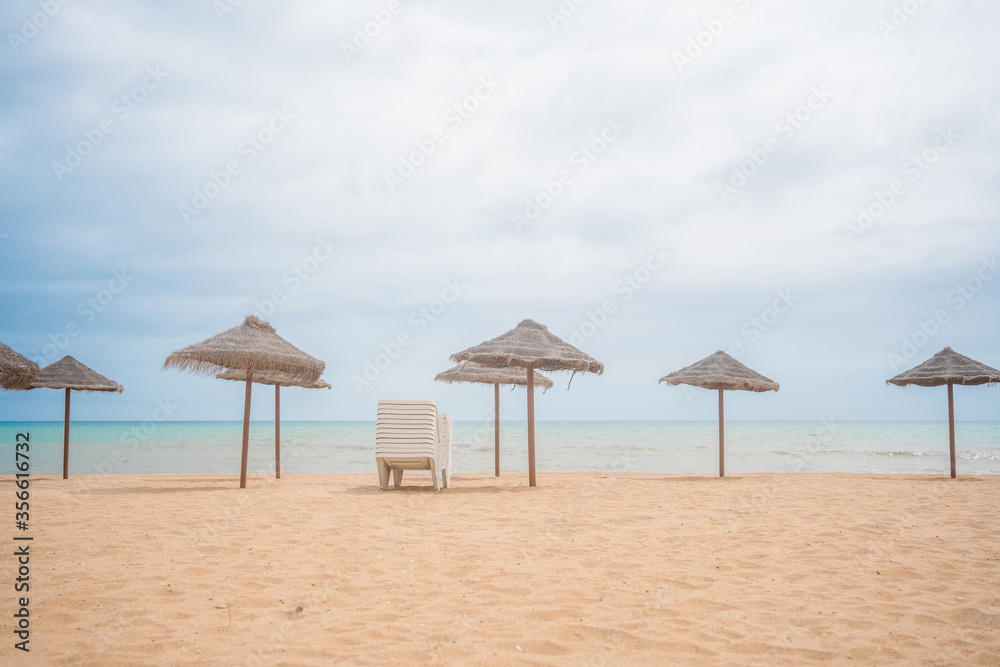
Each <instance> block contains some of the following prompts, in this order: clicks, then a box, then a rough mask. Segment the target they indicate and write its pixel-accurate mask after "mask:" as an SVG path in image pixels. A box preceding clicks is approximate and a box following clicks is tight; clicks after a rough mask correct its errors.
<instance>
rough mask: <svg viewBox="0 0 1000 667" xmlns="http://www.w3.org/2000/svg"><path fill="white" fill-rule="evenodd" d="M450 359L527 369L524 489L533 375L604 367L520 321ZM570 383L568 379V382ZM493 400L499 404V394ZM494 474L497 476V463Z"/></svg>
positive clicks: (531, 471) (531, 482) (531, 472)
mask: <svg viewBox="0 0 1000 667" xmlns="http://www.w3.org/2000/svg"><path fill="white" fill-rule="evenodd" d="M451 359H452V361H456V362H474V363H477V364H481V365H483V366H487V367H490V368H525V369H527V378H526V380H525V387H527V390H528V391H527V394H528V396H527V398H528V486H535V384H536V383H535V381H534V373H535V371H536V370H543V371H573V373H574V374H575V373H577V372H585V373H596V374H598V375H600V374H601V373H603V372H604V364H602V363H601V362H599V361H597V360H596V359H594V358H593V357H591V356H590V355H589V354H585V353H584V352H581V351H580V350H578V349H576V348H575V347H573V346H572V345H570V344H569V343H567V342H566V341H564V340H562V339H561V338H559V337H558V336H554V335H553V334H551V333H550V332H549V330H548V329H547V328H546V327H545V326H543V325H541V324H539V323H538V322H535V321H534V320H521V321H520V322H518V324H517V326H516V327H514V328H513V329H511V330H510V331H508V332H507V333H504V334H501V335H499V336H497V337H496V338H493V339H491V340H488V341H484V342H482V343H480V344H479V345H474V346H472V347H470V348H469V349H467V350H463V351H461V352H458V353H456V354H453V355H451ZM572 381H573V378H572V377H571V378H570V382H572ZM567 389H568V387H567ZM497 397H498V398H497V401H498V403H499V390H497ZM498 411H499V406H498ZM498 449H499V444H498ZM497 472H498V474H499V459H498V462H497Z"/></svg>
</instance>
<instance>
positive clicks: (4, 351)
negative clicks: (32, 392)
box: [0, 343, 38, 390]
mask: <svg viewBox="0 0 1000 667" xmlns="http://www.w3.org/2000/svg"><path fill="white" fill-rule="evenodd" d="M36 375H38V364H36V363H35V362H34V361H31V360H30V359H26V358H25V357H22V356H21V355H20V354H18V353H17V352H15V351H14V350H12V349H10V348H9V347H7V346H6V345H4V344H3V343H0V389H15V390H22V389H30V388H31V381H32V380H34V379H35V376H36Z"/></svg>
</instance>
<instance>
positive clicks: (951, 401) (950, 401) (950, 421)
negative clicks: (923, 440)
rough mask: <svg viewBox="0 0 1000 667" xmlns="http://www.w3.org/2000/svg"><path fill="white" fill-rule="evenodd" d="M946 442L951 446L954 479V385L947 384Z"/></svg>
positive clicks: (953, 475)
mask: <svg viewBox="0 0 1000 667" xmlns="http://www.w3.org/2000/svg"><path fill="white" fill-rule="evenodd" d="M948 442H949V444H950V445H951V476H952V478H954V477H955V385H954V383H951V382H949V383H948Z"/></svg>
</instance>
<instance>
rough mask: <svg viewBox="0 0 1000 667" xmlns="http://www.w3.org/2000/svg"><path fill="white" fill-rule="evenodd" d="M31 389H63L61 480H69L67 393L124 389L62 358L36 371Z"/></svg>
mask: <svg viewBox="0 0 1000 667" xmlns="http://www.w3.org/2000/svg"><path fill="white" fill-rule="evenodd" d="M31 389H65V390H66V411H65V415H64V416H63V479H69V393H70V392H71V391H105V392H116V393H119V394H120V393H121V392H123V391H125V388H124V387H122V386H121V385H120V384H118V383H117V382H115V381H113V380H109V379H108V378H106V377H104V376H103V375H101V374H100V373H98V372H97V371H95V370H92V369H90V368H87V367H86V366H84V365H83V364H81V363H80V362H79V361H77V360H76V359H74V358H73V357H69V356H66V357H63V358H62V359H60V360H59V361H57V362H55V363H51V364H49V365H48V366H46V367H45V368H43V369H42V370H40V371H38V375H37V376H35V379H34V381H33V382H32V383H31Z"/></svg>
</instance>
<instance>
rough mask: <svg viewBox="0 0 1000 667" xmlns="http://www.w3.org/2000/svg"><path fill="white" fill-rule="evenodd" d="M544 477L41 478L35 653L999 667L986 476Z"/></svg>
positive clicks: (996, 496)
mask: <svg viewBox="0 0 1000 667" xmlns="http://www.w3.org/2000/svg"><path fill="white" fill-rule="evenodd" d="M538 480H539V486H538V487H537V488H533V489H529V488H527V476H526V475H517V474H505V475H504V476H503V477H501V478H499V479H497V478H494V477H493V476H492V475H456V476H455V477H454V478H453V480H452V488H451V489H449V490H445V491H442V492H441V493H439V494H435V493H433V491H432V490H431V489H430V482H429V476H428V475H426V474H419V473H407V474H406V476H405V477H404V486H403V488H401V489H399V490H392V491H390V492H387V493H381V492H379V490H378V485H377V476H376V474H375V472H374V466H373V471H372V473H371V474H363V475H361V474H357V475H286V476H284V477H283V479H281V480H275V479H273V478H267V477H265V476H261V475H257V476H253V477H251V479H250V483H249V488H248V489H246V490H244V491H240V490H239V489H238V488H236V487H237V485H238V478H237V476H218V475H183V476H173V475H151V476H104V477H99V476H90V477H88V476H79V477H75V478H72V479H69V480H67V481H64V480H61V479H56V478H53V477H33V478H32V485H31V491H32V516H31V530H30V531H29V533H30V534H31V535H32V536H33V538H34V540H33V542H32V543H31V556H32V557H31V592H30V613H31V639H30V647H31V654H32V655H31V658H34V659H35V661H38V664H42V663H44V664H84V665H87V664H125V665H127V664H134V665H140V664H143V665H145V664H163V665H167V664H170V665H183V664H198V663H204V662H207V663H209V664H247V665H272V664H273V665H279V664H280V665H299V664H315V665H323V664H332V663H342V664H420V663H431V664H449V663H461V664H542V665H557V664H558V665H568V664H576V665H617V664H623V665H626V664H667V663H680V662H683V663H698V662H700V663H711V664H760V665H763V664H768V665H773V664H787V665H797V664H808V663H820V662H828V661H834V662H837V663H841V664H847V663H851V664H873V663H874V664H890V663H896V662H906V663H923V664H959V663H961V664H982V665H988V664H994V665H995V664H998V663H1000V539H998V538H1000V477H993V476H975V477H973V476H969V477H961V478H959V479H957V480H950V479H947V477H946V476H901V475H895V476H873V475H844V474H810V475H807V474H800V475H744V476H739V475H737V476H730V477H726V478H725V479H719V478H717V477H714V476H711V475H705V476H671V475H643V474H624V473H623V474H617V475H615V474H544V473H542V474H539V477H538ZM0 487H2V493H3V494H5V495H7V496H8V497H11V499H12V496H13V495H14V488H13V483H12V480H10V479H5V480H3V482H2V484H0ZM12 511H13V510H12ZM9 519H10V520H9V521H5V522H4V525H5V536H4V539H5V540H6V543H7V544H8V545H10V544H13V542H12V537H13V534H12V533H13V532H14V531H13V517H9ZM14 561H15V559H14V558H13V557H12V556H10V555H8V556H6V557H5V558H3V559H2V573H3V574H2V577H3V585H4V586H5V587H8V586H11V585H12V583H13V580H14V578H15V576H16V572H15V569H16V564H15V563H14ZM11 590H12V589H11V588H8V591H11ZM12 596H13V593H12V592H9V593H8V594H7V595H5V596H4V605H5V607H4V617H5V618H6V619H8V620H7V621H6V622H5V624H4V625H5V626H7V629H6V630H5V632H4V636H6V637H7V639H6V640H5V642H4V646H3V647H2V649H0V662H4V663H6V664H11V663H10V660H11V658H13V657H22V655H19V654H20V652H19V651H16V650H15V649H14V648H13V643H14V641H15V640H14V639H12V637H13V635H12V634H11V631H10V630H11V628H10V626H11V625H12V621H11V618H12V614H13V612H14V600H13V597H12ZM23 657H26V656H23Z"/></svg>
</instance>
